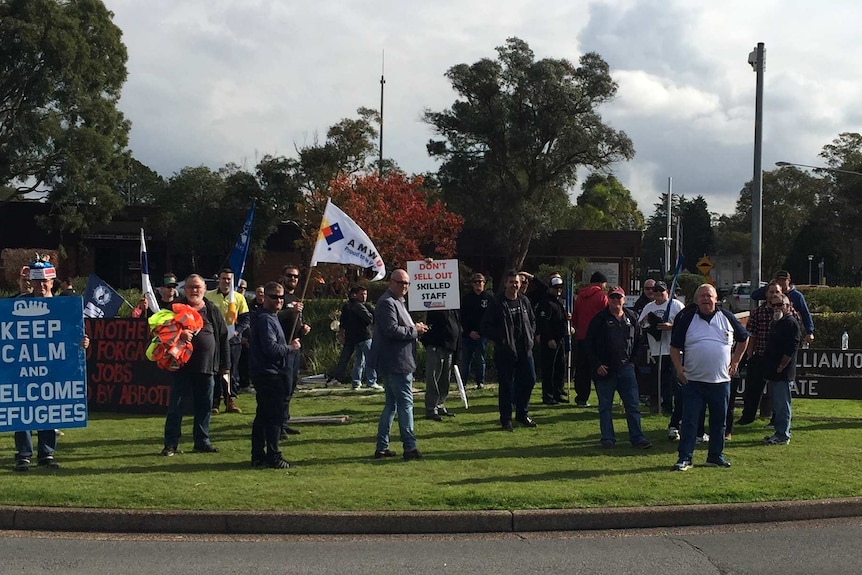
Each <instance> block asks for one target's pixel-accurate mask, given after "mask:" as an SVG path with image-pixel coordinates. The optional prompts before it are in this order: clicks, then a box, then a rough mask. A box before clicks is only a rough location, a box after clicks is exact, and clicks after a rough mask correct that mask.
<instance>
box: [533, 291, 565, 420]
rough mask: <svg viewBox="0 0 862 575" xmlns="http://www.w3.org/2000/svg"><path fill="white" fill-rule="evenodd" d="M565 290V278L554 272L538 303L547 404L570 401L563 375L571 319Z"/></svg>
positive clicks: (539, 341)
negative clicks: (567, 309) (564, 296)
mask: <svg viewBox="0 0 862 575" xmlns="http://www.w3.org/2000/svg"><path fill="white" fill-rule="evenodd" d="M562 293H563V279H562V278H561V277H559V276H553V277H551V279H550V286H549V287H548V291H547V293H545V294H543V295H542V296H541V297H540V298H539V301H538V302H537V303H536V334H537V335H538V338H537V340H538V344H539V346H540V348H541V353H540V357H541V363H542V403H544V404H545V405H556V404H558V403H568V400H567V399H566V398H564V397H563V394H564V393H565V391H564V390H563V379H564V377H563V376H564V375H565V373H566V361H565V357H566V338H567V337H568V335H569V321H568V319H567V318H566V305H565V302H563V300H562V298H561V296H562Z"/></svg>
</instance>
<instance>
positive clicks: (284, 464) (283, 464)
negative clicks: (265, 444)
mask: <svg viewBox="0 0 862 575" xmlns="http://www.w3.org/2000/svg"><path fill="white" fill-rule="evenodd" d="M270 467H272V468H273V469H291V468H292V467H296V464H295V463H291V462H289V461H287V460H286V459H282V458H281V457H279V458H278V459H276V460H275V461H273V462H272V464H270Z"/></svg>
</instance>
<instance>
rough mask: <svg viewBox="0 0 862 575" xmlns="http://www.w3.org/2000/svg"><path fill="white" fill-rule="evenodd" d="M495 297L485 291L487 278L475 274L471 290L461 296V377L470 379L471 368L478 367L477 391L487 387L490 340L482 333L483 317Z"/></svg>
mask: <svg viewBox="0 0 862 575" xmlns="http://www.w3.org/2000/svg"><path fill="white" fill-rule="evenodd" d="M492 299H494V296H493V295H491V294H490V293H489V292H488V291H486V290H485V276H484V275H482V274H479V273H476V274H473V277H472V278H471V279H470V290H469V291H468V292H467V293H465V294H464V295H462V296H461V328H462V329H463V331H462V335H461V377H462V378H464V384H465V385H466V384H467V380H468V379H469V378H470V367H471V365H473V364H474V362H475V365H476V371H475V374H476V375H475V377H476V389H482V388H483V387H485V348H486V347H487V346H488V338H486V337H485V336H483V335H482V334H481V333H480V331H479V330H480V327H481V324H482V316H483V315H485V310H486V309H488V304H489V303H491V300H492Z"/></svg>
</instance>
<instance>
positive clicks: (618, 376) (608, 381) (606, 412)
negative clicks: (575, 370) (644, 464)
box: [595, 364, 646, 445]
mask: <svg viewBox="0 0 862 575" xmlns="http://www.w3.org/2000/svg"><path fill="white" fill-rule="evenodd" d="M595 382H596V395H597V396H598V397H599V429H600V430H601V432H602V441H612V442H614V443H616V441H617V437H616V433H614V418H613V407H614V392H617V393H619V394H620V399H621V400H622V402H623V406H624V407H625V410H626V423H627V424H628V427H629V441H631V442H632V445H634V444H636V443H638V442H639V441H643V440H644V439H646V437H645V436H644V434H643V431H641V412H640V409H639V408H638V401H639V397H638V382H637V378H636V377H635V367H634V365H632V364H628V365H624V366H622V367H621V368H620V369H619V370H618V371H616V372H614V373H609V374H608V375H607V377H599V376H596V379H595Z"/></svg>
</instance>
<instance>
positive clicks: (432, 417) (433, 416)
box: [425, 413, 443, 421]
mask: <svg viewBox="0 0 862 575" xmlns="http://www.w3.org/2000/svg"><path fill="white" fill-rule="evenodd" d="M425 419H430V420H432V421H443V418H442V417H441V416H440V415H439V414H437V413H432V414H430V415H426V416H425Z"/></svg>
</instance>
